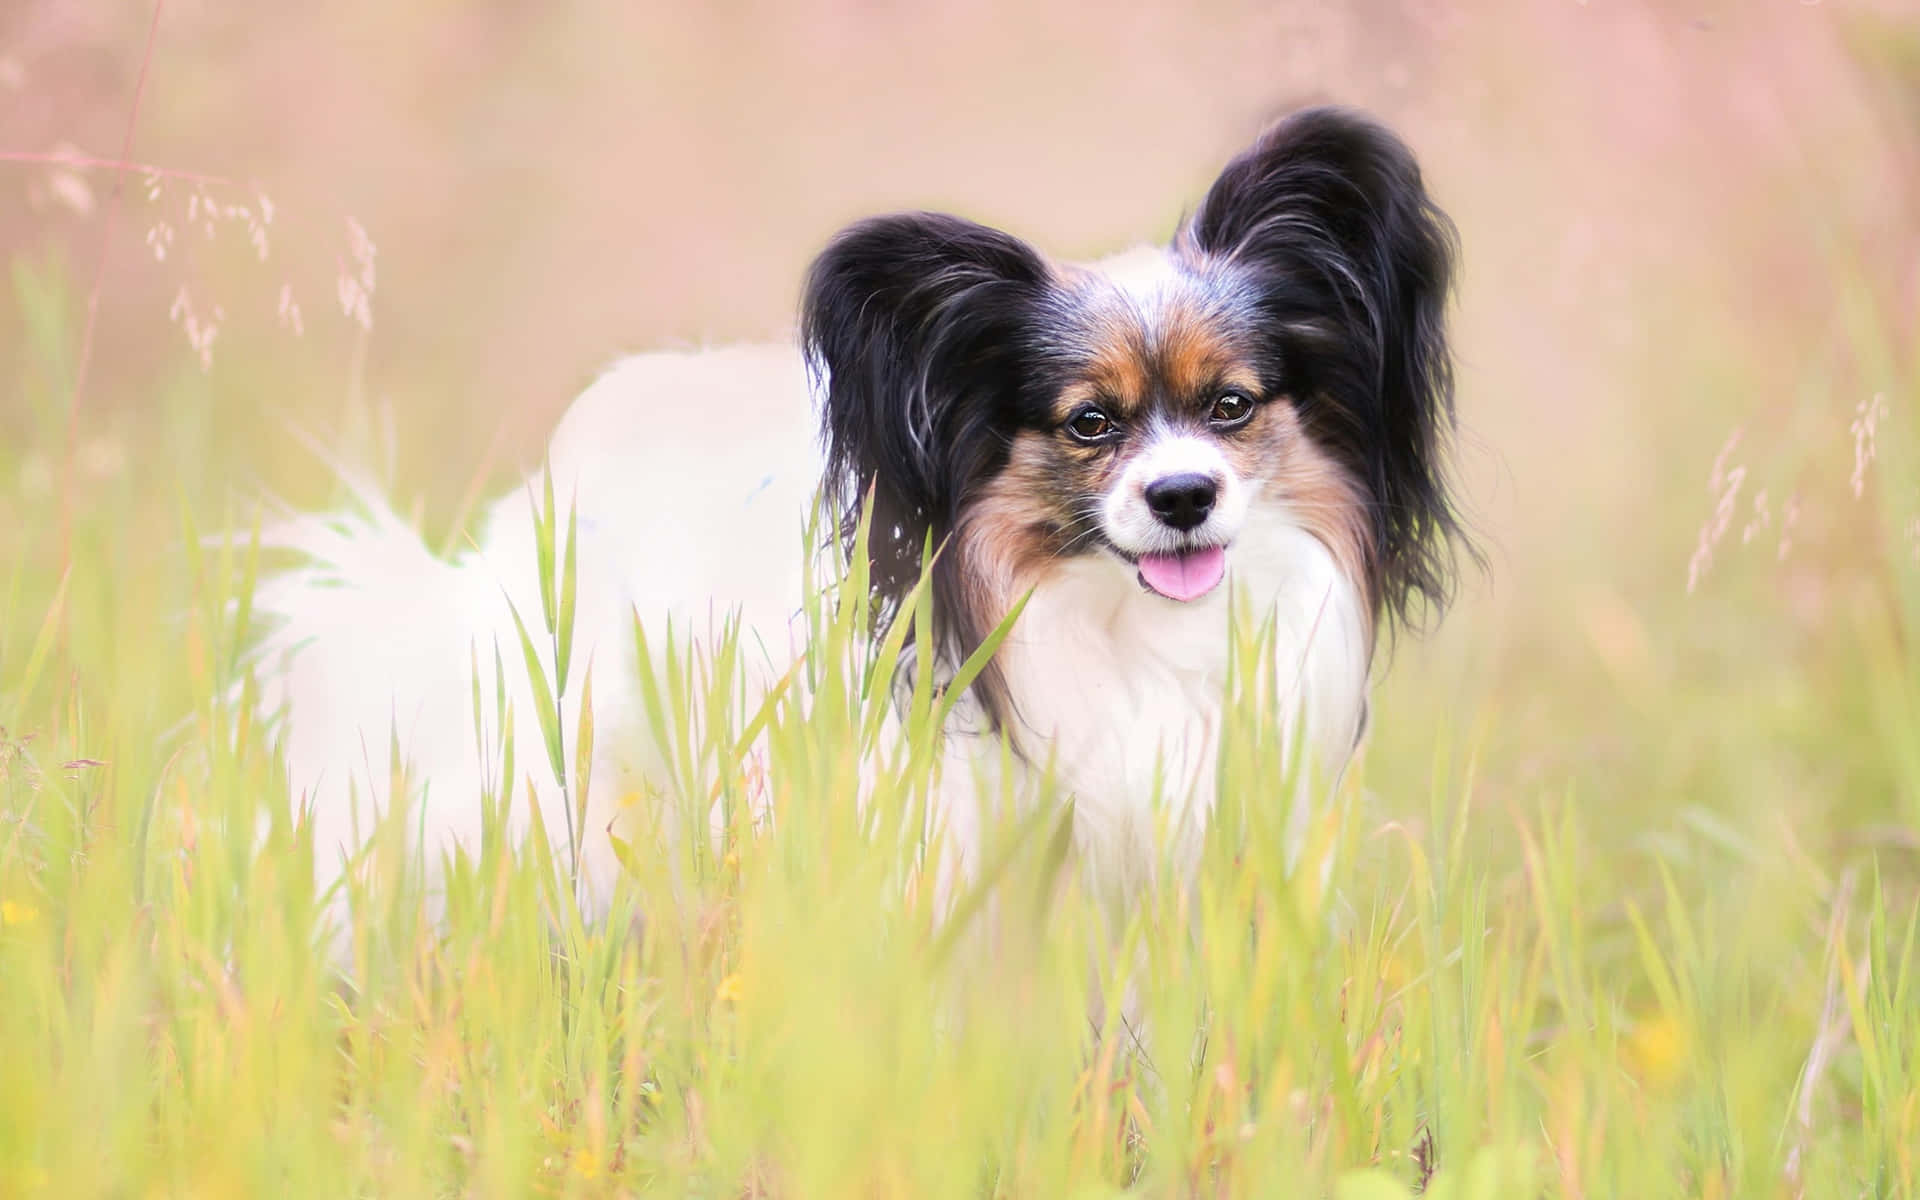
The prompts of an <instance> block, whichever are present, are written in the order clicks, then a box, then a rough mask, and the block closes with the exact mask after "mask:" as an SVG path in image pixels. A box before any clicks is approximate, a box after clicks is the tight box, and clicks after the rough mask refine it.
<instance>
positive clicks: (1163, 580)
mask: <svg viewBox="0 0 1920 1200" xmlns="http://www.w3.org/2000/svg"><path fill="white" fill-rule="evenodd" d="M1135 565H1136V566H1138V567H1139V568H1140V585H1141V586H1142V587H1144V588H1146V589H1147V590H1148V591H1150V592H1154V593H1156V594H1158V595H1161V596H1165V597H1166V598H1167V599H1169V600H1179V601H1182V602H1185V601H1188V600H1198V599H1199V598H1200V597H1202V596H1204V595H1206V594H1207V593H1208V592H1210V591H1212V590H1213V589H1214V588H1216V587H1218V586H1219V584H1220V580H1221V578H1222V577H1223V576H1225V575H1226V573H1227V551H1226V549H1225V547H1222V546H1196V547H1194V548H1193V549H1191V550H1180V551H1176V552H1175V553H1172V554H1142V555H1141V556H1140V558H1139V561H1138V562H1137V563H1136V564H1135Z"/></svg>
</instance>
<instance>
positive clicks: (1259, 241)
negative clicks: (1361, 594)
mask: <svg viewBox="0 0 1920 1200" xmlns="http://www.w3.org/2000/svg"><path fill="white" fill-rule="evenodd" d="M1180 245H1181V246H1182V247H1183V248H1184V249H1185V250H1186V251H1187V252H1189V253H1193V252H1198V253H1199V254H1201V255H1204V256H1206V257H1208V258H1212V259H1218V260H1225V261H1227V262H1230V263H1231V264H1232V265H1233V268H1234V269H1236V270H1245V271H1247V272H1249V273H1250V274H1251V276H1252V278H1253V280H1254V282H1255V287H1256V288H1257V289H1258V292H1259V295H1260V304H1261V307H1262V318H1263V321H1264V322H1266V324H1267V325H1268V327H1269V328H1270V329H1271V330H1272V331H1273V332H1274V334H1275V336H1276V337H1277V338H1278V340H1279V344H1280V347H1281V349H1280V356H1281V359H1282V364H1283V374H1284V376H1285V377H1286V378H1287V379H1288V385H1289V390H1290V391H1292V392H1293V393H1294V394H1293V399H1294V402H1295V403H1296V404H1297V405H1299V406H1300V410H1301V415H1302V418H1303V419H1304V420H1305V421H1306V422H1307V424H1308V427H1309V428H1310V429H1311V430H1312V431H1313V432H1314V434H1315V435H1316V437H1318V438H1319V439H1320V440H1321V441H1322V443H1323V444H1325V445H1327V446H1328V447H1329V449H1331V450H1332V451H1333V452H1334V453H1336V454H1338V455H1339V456H1340V457H1341V459H1342V461H1344V462H1345V463H1346V464H1347V466H1348V467H1349V469H1351V470H1353V471H1355V472H1356V473H1357V474H1358V475H1359V477H1360V479H1361V481H1362V483H1363V484H1364V486H1366V487H1367V488H1368V489H1369V491H1370V493H1371V497H1370V498H1371V500H1372V506H1373V514H1372V532H1373V535H1374V540H1375V543H1376V545H1375V547H1374V550H1375V563H1374V570H1373V574H1374V578H1373V579H1372V580H1371V583H1372V585H1373V588H1372V590H1373V593H1374V598H1375V600H1376V601H1377V602H1378V603H1380V604H1382V605H1383V606H1384V607H1385V608H1386V609H1387V610H1388V611H1389V612H1390V613H1392V614H1393V615H1395V616H1396V617H1399V618H1401V619H1403V620H1404V619H1407V618H1409V617H1410V616H1411V615H1412V613H1413V610H1414V609H1415V607H1416V604H1417V602H1418V601H1420V600H1425V601H1426V602H1428V603H1429V604H1431V605H1432V606H1433V607H1434V608H1435V609H1436V610H1437V609H1438V608H1439V607H1441V606H1444V605H1445V603H1446V602H1447V600H1448V599H1450V597H1451V594H1452V588H1453V559H1454V555H1453V550H1454V546H1455V544H1456V543H1459V544H1461V545H1465V539H1464V536H1463V532H1462V529H1461V525H1460V522H1459V519H1458V517H1457V515H1456V513H1455V510H1454V506H1453V503H1452V501H1451V500H1450V498H1449V495H1448V487H1447V481H1446V469H1445V463H1444V462H1443V458H1444V455H1445V453H1446V450H1447V445H1448V442H1449V440H1450V434H1451V433H1452V430H1453V422H1454V411H1453V367H1452V359H1451V356H1450V354H1449V351H1448V349H1447V337H1446V310H1447V301H1448V294H1449V291H1450V288H1451V281H1452V274H1453V258H1454V249H1455V234H1454V230H1453V225H1452V223H1451V222H1450V221H1448V220H1447V217H1446V215H1445V214H1444V213H1442V212H1441V211H1440V210H1439V209H1438V208H1437V207H1435V205H1434V203H1433V201H1432V199H1431V198H1429V196H1428V195H1427V191H1426V187H1425V186H1424V185H1423V184H1422V182H1421V179H1420V167H1419V165H1418V164H1417V163H1416V162H1415V161H1414V157H1413V153H1412V152H1411V151H1410V150H1408V148H1407V146H1406V144H1405V143H1403V142H1402V141H1401V140H1400V139H1399V138H1398V137H1396V136H1394V135H1393V134H1392V133H1391V132H1389V131H1388V130H1386V129H1384V128H1382V127H1381V126H1379V125H1377V124H1375V123H1374V122H1372V121H1370V120H1368V119H1367V118H1365V117H1363V116H1361V115H1359V114H1357V113H1353V112H1350V111H1347V110H1344V109H1339V108H1312V109H1306V110H1303V111H1301V112H1298V113H1295V114H1293V115H1292V116H1290V117H1287V118H1284V119H1283V120H1281V121H1279V122H1278V123H1276V124H1275V125H1273V126H1272V127H1271V128H1269V129H1268V130H1267V131H1266V133H1264V134H1263V135H1262V136H1261V137H1260V139H1259V140H1258V141H1257V142H1255V143H1254V145H1253V146H1252V147H1250V148H1249V149H1248V150H1247V151H1246V152H1245V153H1243V154H1241V155H1240V156H1239V157H1238V158H1236V159H1234V160H1233V161H1232V162H1231V163H1229V164H1228V165H1227V167H1226V169H1225V170H1224V171H1222V172H1221V173H1220V178H1219V179H1218V180H1216V181H1215V183H1214V185H1213V187H1212V189H1211V190H1209V191H1208V193H1207V196H1206V199H1205V200H1203V201H1202V202H1201V204H1200V207H1199V209H1198V210H1197V211H1196V212H1195V213H1194V215H1193V218H1192V220H1191V221H1190V222H1189V223H1188V224H1187V226H1186V228H1185V229H1184V230H1183V231H1182V233H1181V238H1180ZM1469 551H1470V552H1471V548H1470V547H1469Z"/></svg>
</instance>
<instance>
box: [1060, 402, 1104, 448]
mask: <svg viewBox="0 0 1920 1200" xmlns="http://www.w3.org/2000/svg"><path fill="white" fill-rule="evenodd" d="M1114 429H1115V426H1114V423H1113V421H1112V419H1110V418H1109V417H1108V416H1107V414H1105V413H1103V412H1101V411H1100V410H1099V409H1097V408H1083V409H1081V410H1080V411H1079V412H1077V413H1075V414H1073V415H1072V416H1071V417H1068V418H1067V432H1068V433H1070V434H1072V435H1073V436H1074V437H1075V438H1077V439H1078V440H1080V441H1083V442H1097V441H1099V440H1100V439H1102V438H1104V437H1106V436H1107V435H1108V434H1110V433H1112V432H1113V431H1114Z"/></svg>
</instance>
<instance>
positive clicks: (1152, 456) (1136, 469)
mask: <svg viewBox="0 0 1920 1200" xmlns="http://www.w3.org/2000/svg"><path fill="white" fill-rule="evenodd" d="M1188 474H1199V475H1207V476H1210V477H1212V478H1213V479H1215V480H1217V481H1219V482H1222V483H1224V482H1226V479H1227V475H1228V467H1227V457H1226V455H1224V454H1222V453H1220V446H1219V444H1218V443H1217V442H1215V441H1213V440H1212V439H1211V438H1203V437H1194V436H1193V435H1192V434H1183V433H1173V434H1169V433H1159V434H1157V436H1154V437H1153V438H1152V440H1150V441H1149V442H1148V443H1147V445H1146V448H1145V449H1143V450H1142V451H1141V452H1140V453H1139V454H1138V455H1136V456H1135V457H1134V460H1133V462H1132V463H1131V464H1129V465H1128V467H1127V470H1126V479H1125V480H1124V481H1123V482H1125V483H1130V484H1132V485H1133V486H1136V487H1142V488H1144V487H1146V486H1147V485H1148V484H1151V483H1152V482H1153V481H1154V480H1156V479H1165V478H1166V477H1167V476H1169V475H1188Z"/></svg>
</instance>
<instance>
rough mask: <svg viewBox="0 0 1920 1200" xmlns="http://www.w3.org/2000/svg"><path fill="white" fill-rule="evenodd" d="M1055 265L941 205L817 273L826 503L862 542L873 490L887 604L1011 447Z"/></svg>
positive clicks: (817, 371)
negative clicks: (1033, 332)
mask: <svg viewBox="0 0 1920 1200" xmlns="http://www.w3.org/2000/svg"><path fill="white" fill-rule="evenodd" d="M1048 278H1049V272H1048V269H1047V265H1046V263H1045V262H1044V261H1043V260H1042V259H1041V258H1040V256H1039V255H1038V254H1036V253H1035V252H1034V251H1033V250H1032V249H1031V248H1030V247H1028V246H1027V245H1026V243H1024V242H1022V241H1020V240H1019V239H1018V238H1014V237H1011V236H1009V235H1007V234H1004V233H1000V232H998V231H996V230H993V229H988V228H986V227H985V226H982V225H976V224H974V223H972V222H970V221H963V220H960V219H959V218H957V217H948V216H940V215H936V214H932V213H908V214H901V215H897V216H888V217H876V218H874V219H872V220H868V221H862V222H860V223H859V224H857V225H854V226H852V227H850V228H848V229H847V230H845V231H844V232H842V233H841V234H840V235H839V236H837V237H835V238H834V240H833V241H832V242H831V243H830V244H829V245H828V246H827V248H826V250H824V251H822V252H821V254H820V257H819V258H818V259H816V260H815V261H814V264H813V267H812V269H811V270H809V271H808V273H807V282H806V294H805V298H804V300H803V302H802V305H801V317H800V322H801V330H800V332H801V339H802V342H803V345H804V347H805V350H806V353H807V362H808V365H809V368H810V369H811V370H812V372H813V374H814V379H815V385H816V391H817V393H818V394H819V395H821V396H822V397H823V398H824V410H823V412H822V414H821V423H822V427H823V433H824V436H825V439H826V451H827V471H826V485H825V486H826V501H827V503H828V504H829V505H830V511H831V512H832V513H833V514H834V516H835V518H836V519H837V520H838V521H839V522H840V534H841V537H842V539H843V541H845V542H846V544H847V549H848V552H849V553H850V554H852V553H857V552H858V548H857V547H854V546H853V545H852V543H851V539H852V538H853V537H854V535H855V529H856V525H857V523H858V521H859V517H860V511H861V506H862V505H863V504H864V503H865V500H866V495H867V489H868V488H869V487H871V488H872V490H873V528H872V536H871V542H870V545H869V546H868V548H867V552H868V554H869V556H870V560H871V562H872V569H873V576H872V582H873V588H874V592H875V594H876V597H877V599H879V600H880V601H881V602H882V603H881V605H880V606H879V608H878V609H877V611H876V616H877V617H882V618H884V617H885V616H886V615H887V611H886V610H887V609H888V608H890V607H891V605H892V604H894V603H897V602H898V601H899V600H900V599H902V598H903V597H904V595H905V594H906V592H907V591H908V590H910V589H911V588H912V587H913V585H914V582H915V581H916V580H917V579H918V578H919V574H920V564H921V557H922V551H923V548H924V546H925V544H926V540H927V537H928V535H929V534H931V535H932V537H933V539H934V541H935V543H936V545H937V544H938V542H939V541H940V540H941V539H942V538H944V537H945V536H946V535H947V534H948V533H949V532H951V531H952V529H953V525H954V518H955V516H956V510H957V509H958V507H959V504H960V503H961V500H962V496H961V495H960V491H961V489H962V488H963V487H964V486H965V484H966V482H967V481H969V480H976V479H979V478H981V477H982V476H983V475H984V474H985V473H986V472H987V471H988V470H990V469H991V468H992V466H993V462H992V456H994V455H996V454H1004V453H1005V447H1004V445H1003V444H1002V442H1001V439H999V438H998V437H996V431H997V430H998V429H1000V428H1001V427H1002V425H1003V422H1004V421H1005V420H1007V419H1008V414H1009V413H1010V412H1011V410H1012V406H1014V405H1015V404H1016V403H1017V396H1018V392H1019V389H1020V387H1021V386H1022V384H1023V379H1024V373H1023V371H1022V369H1021V366H1022V360H1023V358H1024V356H1025V354H1026V353H1027V346H1026V343H1027V340H1028V330H1029V328H1030V314H1031V311H1032V307H1033V305H1034V304H1035V303H1036V301H1037V299H1038V298H1039V296H1040V295H1041V294H1042V293H1043V292H1044V290H1045V288H1046V286H1047V280H1048Z"/></svg>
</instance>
